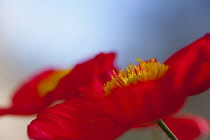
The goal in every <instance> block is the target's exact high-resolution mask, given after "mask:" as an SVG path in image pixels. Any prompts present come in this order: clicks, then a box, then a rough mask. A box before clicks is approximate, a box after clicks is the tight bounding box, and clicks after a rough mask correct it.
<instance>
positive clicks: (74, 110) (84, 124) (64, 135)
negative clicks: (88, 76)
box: [28, 98, 129, 140]
mask: <svg viewBox="0 0 210 140" xmlns="http://www.w3.org/2000/svg"><path fill="white" fill-rule="evenodd" d="M102 110H103V108H102V107H101V106H100V102H98V101H97V100H92V99H91V100H88V99H83V98H80V99H72V100H69V101H67V102H65V103H62V104H59V105H56V106H54V107H51V108H49V109H46V110H43V111H41V112H40V113H39V114H38V116H37V118H36V119H35V120H33V121H32V122H31V124H30V125H29V126H28V135H29V137H30V138H32V139H34V140H60V139H62V140H70V139H71V140H99V139H100V140H113V139H115V138H117V137H118V136H120V135H121V134H122V133H124V132H125V131H126V130H127V129H128V128H129V127H128V126H126V125H122V124H119V123H118V122H117V121H115V120H114V119H113V118H110V116H107V115H106V114H105V113H104V112H103V111H102Z"/></svg>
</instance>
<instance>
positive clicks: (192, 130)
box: [165, 114, 210, 140]
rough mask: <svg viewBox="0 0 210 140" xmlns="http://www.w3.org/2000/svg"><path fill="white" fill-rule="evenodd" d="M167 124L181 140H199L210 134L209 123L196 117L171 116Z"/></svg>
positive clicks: (166, 121)
mask: <svg viewBox="0 0 210 140" xmlns="http://www.w3.org/2000/svg"><path fill="white" fill-rule="evenodd" d="M165 123H166V124H167V126H168V127H169V128H170V129H171V131H172V132H173V133H174V134H175V135H176V136H177V138H178V139H179V140H197V138H199V137H201V136H205V135H207V134H208V133H209V132H210V131H209V130H210V126H209V122H208V121H207V120H206V119H204V118H202V117H199V116H195V115H189V114H188V115H176V116H171V117H168V118H167V119H166V120H165Z"/></svg>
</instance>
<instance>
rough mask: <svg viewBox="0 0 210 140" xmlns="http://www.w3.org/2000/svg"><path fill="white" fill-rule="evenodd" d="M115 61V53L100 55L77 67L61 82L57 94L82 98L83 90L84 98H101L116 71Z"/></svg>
mask: <svg viewBox="0 0 210 140" xmlns="http://www.w3.org/2000/svg"><path fill="white" fill-rule="evenodd" d="M114 59H115V54H114V53H107V54H105V53H100V54H98V55H97V56H96V57H95V58H93V59H91V60H88V61H86V62H84V63H81V64H78V65H76V66H75V67H74V69H73V70H72V71H71V73H70V74H68V75H67V76H65V77H64V78H63V79H62V80H61V81H60V83H59V84H58V87H57V88H56V90H58V91H59V92H57V93H58V94H59V95H62V94H64V96H67V97H72V96H80V95H81V93H80V91H81V90H82V91H83V96H89V97H97V98H98V97H101V96H102V95H103V94H101V93H103V92H104V91H103V88H102V87H103V84H104V83H105V82H106V81H108V80H110V74H111V72H112V70H115V69H116V68H115V66H114V64H113V63H114ZM84 91H85V92H84ZM62 96H63V95H62Z"/></svg>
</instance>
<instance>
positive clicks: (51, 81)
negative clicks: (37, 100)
mask: <svg viewBox="0 0 210 140" xmlns="http://www.w3.org/2000/svg"><path fill="white" fill-rule="evenodd" d="M69 72H70V69H68V70H60V71H55V72H52V73H51V74H49V75H48V76H47V77H46V78H44V79H43V80H42V81H40V83H39V84H38V86H37V90H38V93H39V95H40V97H43V96H45V95H46V94H47V93H49V92H50V91H53V90H54V89H55V88H56V86H57V85H58V83H59V81H60V80H61V78H63V77H64V76H66V75H67V74H68V73H69Z"/></svg>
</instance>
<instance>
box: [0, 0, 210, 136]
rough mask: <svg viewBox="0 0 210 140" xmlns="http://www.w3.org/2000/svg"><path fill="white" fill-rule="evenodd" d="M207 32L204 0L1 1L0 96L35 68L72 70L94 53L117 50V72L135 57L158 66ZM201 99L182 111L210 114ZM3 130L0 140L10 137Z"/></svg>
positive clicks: (208, 12) (208, 8) (209, 11)
mask: <svg viewBox="0 0 210 140" xmlns="http://www.w3.org/2000/svg"><path fill="white" fill-rule="evenodd" d="M207 32H210V1H209V0H202V1H201V0H186V1H182V0H177V1H176V0H171V1H166V0H163V1H160V0H106V1H102V0H50V1H49V0H19V1H18V0H1V1H0V88H1V94H0V95H1V96H2V98H3V96H6V97H7V98H8V97H9V94H11V93H12V91H13V90H14V89H15V88H16V87H17V86H18V84H19V83H20V82H22V80H24V79H25V78H26V77H28V76H29V75H31V74H32V73H34V72H36V71H39V70H40V69H43V68H45V67H51V66H55V67H69V66H73V65H74V64H76V63H77V62H80V61H82V60H84V59H85V58H89V57H92V56H93V55H95V54H96V53H99V52H110V51H115V52H117V53H118V58H117V64H118V65H119V66H120V67H122V68H123V67H125V66H127V65H128V64H129V63H130V62H133V63H135V62H136V60H135V58H136V57H140V58H142V59H150V58H151V57H155V58H157V59H159V60H160V61H161V62H163V61H164V60H165V59H166V58H168V57H169V56H170V55H171V54H172V53H174V52H175V51H177V50H178V49H180V48H182V47H184V46H186V45H187V44H189V43H191V42H193V41H195V40H196V39H198V38H199V37H201V36H203V35H204V34H205V33H207ZM205 95H207V94H205ZM203 96H204V95H201V96H199V97H198V98H199V100H201V101H202V102H201V101H198V100H197V98H196V99H195V101H194V102H193V103H192V104H196V105H195V106H194V107H193V108H192V106H191V105H189V107H187V110H190V111H192V112H193V111H194V110H195V109H197V111H199V114H203V115H206V116H208V115H209V116H210V114H209V113H208V111H203V112H202V111H200V110H201V109H200V108H201V107H204V106H209V104H208V105H206V103H207V101H206V102H205V100H204V99H206V96H204V97H203ZM207 99H209V98H207ZM197 101H198V102H199V103H198V104H199V105H197V103H195V102H197ZM202 105H203V106H202ZM4 119H7V118H4ZM13 119H15V118H13ZM0 121H1V118H0ZM11 121H14V120H11ZM22 121H23V120H22ZM8 122H10V121H8ZM7 124H8V126H9V125H11V124H9V123H7ZM13 124H14V122H13ZM25 125H27V123H26V124H25ZM11 127H12V128H13V126H11ZM16 127H17V129H15V130H16V133H15V132H14V137H16V139H17V138H18V140H19V139H20V140H25V139H26V136H25V135H24V134H22V133H23V132H24V131H23V130H25V128H24V127H25V126H24V127H23V129H22V131H21V132H22V133H20V132H19V133H18V130H19V127H20V126H19V127H18V126H16ZM9 131H10V128H8V132H9ZM3 132H5V130H2V128H0V134H1V133H2V134H1V135H0V139H3V140H4V138H5V139H6V140H9V138H11V140H12V139H14V137H12V136H11V135H10V134H8V133H4V135H5V136H3ZM23 135H24V138H23V137H22V136H23ZM8 137H9V138H8ZM136 139H139V138H136ZM132 140H135V138H132Z"/></svg>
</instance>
